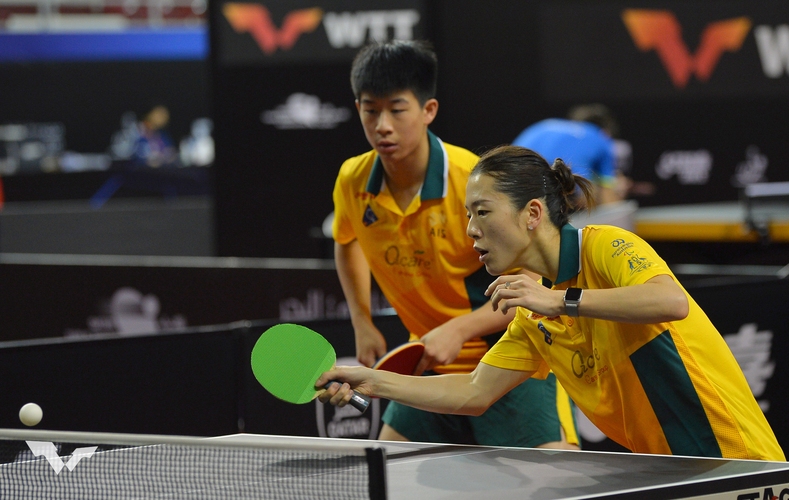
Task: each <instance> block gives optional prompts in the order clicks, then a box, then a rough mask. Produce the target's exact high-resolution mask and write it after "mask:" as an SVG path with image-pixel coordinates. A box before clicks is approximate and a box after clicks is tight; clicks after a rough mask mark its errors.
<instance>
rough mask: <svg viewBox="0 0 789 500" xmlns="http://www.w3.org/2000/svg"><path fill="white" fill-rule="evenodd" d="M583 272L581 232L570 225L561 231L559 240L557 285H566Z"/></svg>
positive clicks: (566, 225)
mask: <svg viewBox="0 0 789 500" xmlns="http://www.w3.org/2000/svg"><path fill="white" fill-rule="evenodd" d="M580 272H581V231H580V230H579V229H576V228H574V227H573V226H571V225H570V224H565V225H564V227H562V229H561V237H560V240H559V274H558V275H557V276H556V283H564V282H565V281H567V280H570V279H573V278H574V277H576V276H578V273H580Z"/></svg>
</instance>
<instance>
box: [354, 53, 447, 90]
mask: <svg viewBox="0 0 789 500" xmlns="http://www.w3.org/2000/svg"><path fill="white" fill-rule="evenodd" d="M437 79H438V59H437V58H436V54H435V52H433V47H432V46H431V45H430V43H429V42H425V41H402V40H395V41H391V42H373V43H370V44H369V45H367V46H365V47H364V48H362V50H360V51H359V53H358V54H356V57H355V58H354V60H353V66H351V88H352V89H353V95H354V96H356V98H357V99H359V98H360V97H361V94H362V92H369V93H370V94H372V95H373V96H376V97H383V96H387V95H389V94H391V93H393V92H398V91H403V90H410V91H411V92H413V93H414V95H415V96H416V98H417V100H418V101H419V104H420V105H424V104H425V102H427V100H428V99H432V98H433V97H435V96H436V81H437Z"/></svg>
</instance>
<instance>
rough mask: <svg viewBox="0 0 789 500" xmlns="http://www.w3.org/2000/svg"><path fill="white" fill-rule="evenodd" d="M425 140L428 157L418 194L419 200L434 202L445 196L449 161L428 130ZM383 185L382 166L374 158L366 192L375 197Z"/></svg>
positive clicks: (439, 143) (439, 144) (442, 146)
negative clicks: (423, 178) (428, 149)
mask: <svg viewBox="0 0 789 500" xmlns="http://www.w3.org/2000/svg"><path fill="white" fill-rule="evenodd" d="M427 140H428V142H429V144H430V156H429V158H428V160H427V172H425V181H424V183H423V184H422V190H421V191H420V192H419V195H420V198H421V199H422V201H424V200H435V199H440V198H443V197H444V196H446V186H447V179H446V177H447V172H448V166H449V161H448V159H447V154H446V151H445V150H444V145H443V144H442V143H441V140H440V139H439V138H438V137H436V136H435V134H433V132H431V131H430V130H428V131H427ZM383 184H384V165H383V163H382V162H381V157H380V156H376V157H375V162H374V163H373V168H372V170H371V171H370V177H368V178H367V188H366V191H367V192H368V193H370V194H374V195H377V194H379V193H380V192H381V187H382V186H383Z"/></svg>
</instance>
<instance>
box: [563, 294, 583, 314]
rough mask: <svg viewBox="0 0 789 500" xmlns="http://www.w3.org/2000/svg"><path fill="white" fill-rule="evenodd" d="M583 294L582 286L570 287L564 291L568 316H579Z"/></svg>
mask: <svg viewBox="0 0 789 500" xmlns="http://www.w3.org/2000/svg"><path fill="white" fill-rule="evenodd" d="M583 295H584V291H583V289H582V288H568V289H567V290H565V291H564V309H565V310H566V311H567V316H572V317H574V318H577V317H578V306H579V305H581V297H583Z"/></svg>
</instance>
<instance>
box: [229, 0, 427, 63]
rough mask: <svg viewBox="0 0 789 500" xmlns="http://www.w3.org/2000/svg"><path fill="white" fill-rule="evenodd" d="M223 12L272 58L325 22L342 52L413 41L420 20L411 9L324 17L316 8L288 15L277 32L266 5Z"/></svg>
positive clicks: (240, 5)
mask: <svg viewBox="0 0 789 500" xmlns="http://www.w3.org/2000/svg"><path fill="white" fill-rule="evenodd" d="M222 12H223V14H224V15H225V18H226V19H227V20H228V22H229V23H230V25H231V26H232V27H233V29H234V30H235V31H236V32H237V33H246V32H248V33H249V34H250V35H251V36H252V38H254V39H255V42H257V44H258V45H259V46H260V49H261V50H262V51H263V52H265V53H266V54H269V55H270V54H273V53H274V52H276V51H277V49H278V48H279V49H282V50H290V49H291V48H293V45H294V44H295V43H296V41H297V40H298V39H299V37H300V36H301V35H303V34H306V33H311V32H313V31H315V29H316V28H317V27H318V25H319V24H321V21H323V28H324V30H325V31H326V37H327V38H328V42H329V45H331V47H332V48H335V49H338V48H343V47H352V48H358V47H361V46H362V45H364V43H365V42H366V41H367V40H368V39H369V40H378V41H386V40H388V39H390V38H395V39H399V40H411V39H413V38H414V27H415V26H416V24H417V23H418V22H419V19H420V15H419V12H418V11H416V10H409V9H405V10H376V11H359V12H326V13H324V12H323V10H322V9H320V8H317V7H315V8H311V9H301V10H294V11H291V12H288V13H287V14H286V15H285V18H284V20H283V21H282V27H281V28H277V26H276V25H275V24H274V21H273V20H272V19H271V13H270V12H269V10H268V9H267V8H266V7H265V6H264V5H260V4H252V3H235V2H230V3H227V4H225V5H224V7H223V8H222ZM390 30H391V33H392V35H393V36H390Z"/></svg>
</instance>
